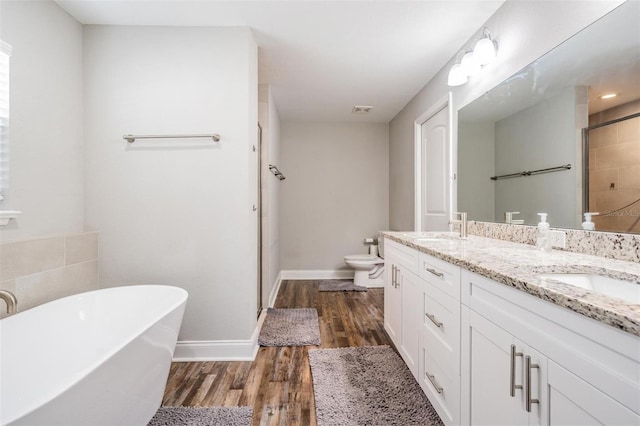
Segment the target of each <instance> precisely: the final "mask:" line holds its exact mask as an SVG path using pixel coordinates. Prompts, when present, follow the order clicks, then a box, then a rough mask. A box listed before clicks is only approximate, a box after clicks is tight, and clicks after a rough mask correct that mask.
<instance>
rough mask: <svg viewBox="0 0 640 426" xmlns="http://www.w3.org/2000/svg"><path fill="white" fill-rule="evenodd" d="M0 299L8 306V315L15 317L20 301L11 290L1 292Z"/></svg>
mask: <svg viewBox="0 0 640 426" xmlns="http://www.w3.org/2000/svg"><path fill="white" fill-rule="evenodd" d="M0 299H2V300H4V302H5V303H6V304H7V313H8V314H9V315H13V314H15V313H16V311H17V310H18V300H17V299H16V296H14V295H13V293H11V292H10V291H9V290H0Z"/></svg>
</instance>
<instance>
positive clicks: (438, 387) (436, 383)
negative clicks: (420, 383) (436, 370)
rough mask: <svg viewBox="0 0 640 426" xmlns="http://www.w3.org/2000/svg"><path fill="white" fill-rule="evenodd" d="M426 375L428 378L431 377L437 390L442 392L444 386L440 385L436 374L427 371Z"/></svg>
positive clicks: (430, 379)
mask: <svg viewBox="0 0 640 426" xmlns="http://www.w3.org/2000/svg"><path fill="white" fill-rule="evenodd" d="M424 375H425V376H427V379H429V381H430V382H431V384H432V385H433V387H434V388H436V391H437V392H438V393H442V391H443V390H444V389H442V386H440V385H439V384H438V382H436V376H434V375H433V374H429V373H427V372H425V373H424Z"/></svg>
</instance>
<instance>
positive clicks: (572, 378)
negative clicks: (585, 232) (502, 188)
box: [383, 232, 640, 426]
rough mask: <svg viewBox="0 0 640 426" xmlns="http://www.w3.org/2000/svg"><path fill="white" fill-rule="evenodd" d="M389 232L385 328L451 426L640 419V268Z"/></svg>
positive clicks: (473, 240)
mask: <svg viewBox="0 0 640 426" xmlns="http://www.w3.org/2000/svg"><path fill="white" fill-rule="evenodd" d="M383 236H384V252H385V291H384V298H385V300H384V327H385V330H386V332H387V334H388V335H389V337H390V338H391V341H392V342H393V344H394V345H395V346H396V348H397V349H398V352H399V353H400V355H401V357H402V359H403V360H404V361H405V363H406V364H407V366H408V367H409V370H410V371H411V372H412V374H413V375H414V377H415V378H416V380H417V381H418V383H419V384H420V386H421V388H422V390H423V392H424V393H425V395H426V396H427V397H428V398H429V400H430V401H431V403H432V405H433V406H434V408H435V410H436V411H437V412H438V414H439V416H440V418H441V419H442V421H443V423H444V424H445V425H446V426H450V425H476V424H529V425H554V424H556V425H558V424H560V425H566V424H587V423H585V419H591V420H594V419H595V420H594V421H597V424H621V425H622V424H624V425H631V424H633V425H638V426H640V263H633V262H626V261H620V260H614V259H608V258H604V257H596V256H591V255H584V254H579V253H572V252H567V251H560V250H552V251H549V252H545V251H540V250H537V249H536V248H535V247H534V246H532V245H527V244H519V243H513V242H508V241H503V240H497V239H490V238H483V237H478V236H474V235H469V236H468V237H466V238H460V237H459V235H458V234H456V233H449V232H437V233H416V232H384V233H383ZM589 424H591V423H589Z"/></svg>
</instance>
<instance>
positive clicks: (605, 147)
mask: <svg viewBox="0 0 640 426" xmlns="http://www.w3.org/2000/svg"><path fill="white" fill-rule="evenodd" d="M589 172H590V173H589V210H590V211H592V212H600V213H601V215H600V216H598V217H596V218H595V219H594V222H595V224H596V229H599V230H606V231H617V232H640V203H637V204H635V205H632V206H629V207H628V208H623V207H624V206H627V205H628V204H630V203H633V202H634V201H635V200H637V199H639V198H640V117H636V118H633V119H629V120H625V121H621V122H618V123H615V124H611V125H608V126H604V127H600V128H597V129H594V130H592V131H590V132H589ZM621 208H622V209H621ZM619 209H621V210H619ZM617 210H619V211H617Z"/></svg>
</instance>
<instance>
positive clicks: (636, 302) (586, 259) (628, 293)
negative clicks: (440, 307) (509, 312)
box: [385, 232, 640, 336]
mask: <svg viewBox="0 0 640 426" xmlns="http://www.w3.org/2000/svg"><path fill="white" fill-rule="evenodd" d="M385 238H388V239H390V240H394V241H396V242H398V243H400V244H403V245H405V246H408V247H411V248H414V249H416V250H418V251H420V252H423V253H426V254H429V255H431V256H434V257H436V258H439V259H442V260H444V261H447V262H449V263H452V264H454V265H458V266H461V267H463V268H465V269H467V270H470V271H472V272H475V273H478V274H480V275H483V276H485V277H487V278H490V279H493V280H495V281H498V282H500V283H502V284H505V285H508V286H511V287H515V288H517V289H519V290H522V291H525V292H527V293H529V294H532V295H534V296H536V297H539V298H541V299H543V300H547V301H550V302H553V303H555V304H557V305H560V306H563V307H565V308H569V309H571V310H573V311H575V312H578V313H581V314H583V315H586V316H588V317H590V318H593V319H596V320H598V321H602V322H604V323H606V324H609V325H611V326H613V327H616V328H619V329H621V330H623V331H626V332H629V333H632V334H635V335H637V336H640V264H637V263H632V262H625V261H619V260H615V259H608V258H603V257H596V256H590V255H584V254H580V253H571V252H566V251H559V250H552V251H550V252H544V251H540V250H537V249H536V248H535V247H534V246H530V245H526V244H519V243H512V242H509V241H502V240H496V239H490V238H483V237H478V236H474V235H469V236H468V237H466V238H464V239H463V238H460V236H459V235H458V234H457V233H453V232H424V233H420V232H386V233H385Z"/></svg>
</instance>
